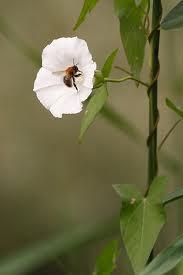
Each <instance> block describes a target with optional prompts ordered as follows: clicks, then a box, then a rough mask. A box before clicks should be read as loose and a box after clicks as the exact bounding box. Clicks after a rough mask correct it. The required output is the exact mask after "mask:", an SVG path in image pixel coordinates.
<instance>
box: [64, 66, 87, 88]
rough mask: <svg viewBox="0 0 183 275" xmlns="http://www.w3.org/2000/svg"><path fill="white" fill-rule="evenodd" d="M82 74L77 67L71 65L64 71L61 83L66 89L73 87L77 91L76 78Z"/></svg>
mask: <svg viewBox="0 0 183 275" xmlns="http://www.w3.org/2000/svg"><path fill="white" fill-rule="evenodd" d="M81 75H82V72H81V71H80V70H79V69H78V67H77V65H73V66H72V67H68V68H67V69H66V70H65V75H64V77H63V81H64V83H65V85H66V86H67V87H72V86H74V87H75V89H76V90H77V91H78V87H77V86H76V80H75V78H76V77H80V76H81Z"/></svg>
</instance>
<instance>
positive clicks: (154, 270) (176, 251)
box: [139, 235, 183, 275]
mask: <svg viewBox="0 0 183 275" xmlns="http://www.w3.org/2000/svg"><path fill="white" fill-rule="evenodd" d="M182 259H183V235H181V236H179V237H178V238H177V239H176V240H175V241H174V242H173V243H172V244H171V245H170V246H169V247H167V248H166V249H165V250H163V251H162V252H161V253H160V254H159V255H158V256H157V257H156V258H155V259H154V260H153V261H152V262H151V263H150V264H149V265H148V266H147V267H146V268H145V269H144V271H143V272H142V273H140V274H139V275H163V274H166V273H167V272H168V271H170V270H171V269H173V268H174V267H175V266H176V265H177V264H178V263H180V262H181V260H182Z"/></svg>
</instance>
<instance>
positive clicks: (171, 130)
mask: <svg viewBox="0 0 183 275" xmlns="http://www.w3.org/2000/svg"><path fill="white" fill-rule="evenodd" d="M180 122H182V119H179V120H177V121H176V122H175V123H174V124H173V126H172V127H171V128H170V130H169V131H168V133H167V134H166V135H165V137H164V138H163V139H162V141H161V142H160V144H159V146H158V153H159V152H160V150H161V148H162V146H163V144H164V143H165V141H166V140H167V138H168V137H169V135H170V134H171V133H172V132H173V130H174V129H175V127H176V126H177V125H178V124H179V123H180Z"/></svg>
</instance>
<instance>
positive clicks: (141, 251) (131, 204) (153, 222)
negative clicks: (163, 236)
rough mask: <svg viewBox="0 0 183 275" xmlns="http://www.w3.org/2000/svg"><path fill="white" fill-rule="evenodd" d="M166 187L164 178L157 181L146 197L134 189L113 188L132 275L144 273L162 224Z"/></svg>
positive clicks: (126, 187)
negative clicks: (120, 199) (117, 198)
mask: <svg viewBox="0 0 183 275" xmlns="http://www.w3.org/2000/svg"><path fill="white" fill-rule="evenodd" d="M165 183H166V178H165V177H158V178H156V179H155V180H154V181H153V183H152V185H151V186H150V189H149V192H148V195H147V196H146V197H142V195H141V194H140V193H139V192H138V191H137V190H136V187H135V186H134V185H121V186H120V187H119V186H115V189H117V191H118V194H120V196H121V198H122V210H121V217H120V226H121V234H122V238H123V241H124V244H125V247H126V250H127V253H128V256H129V258H130V261H131V264H132V267H133V270H134V272H135V273H138V272H140V271H142V270H143V268H144V266H145V264H146V262H147V260H148V258H149V256H150V253H151V251H152V248H153V246H154V244H155V241H156V239H157V237H158V234H159V232H160V230H161V228H162V226H163V225H164V223H165V211H164V208H163V204H162V200H163V193H164V190H165Z"/></svg>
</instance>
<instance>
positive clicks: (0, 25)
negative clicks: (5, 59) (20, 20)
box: [0, 16, 41, 66]
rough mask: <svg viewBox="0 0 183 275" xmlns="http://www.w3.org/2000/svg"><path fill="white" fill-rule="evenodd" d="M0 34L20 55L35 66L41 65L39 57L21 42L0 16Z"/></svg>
mask: <svg viewBox="0 0 183 275" xmlns="http://www.w3.org/2000/svg"><path fill="white" fill-rule="evenodd" d="M0 33H1V34H2V35H3V36H5V37H6V38H7V39H8V40H9V41H10V42H11V43H12V44H13V45H14V46H15V47H16V48H17V49H18V50H19V51H20V52H21V53H23V54H24V55H25V56H27V57H28V58H29V59H30V60H32V62H33V63H34V64H35V65H36V66H40V65H41V55H40V54H39V53H38V52H37V51H36V50H34V49H33V48H31V47H30V46H29V45H28V44H26V43H25V41H24V40H22V39H21V38H20V37H19V36H18V35H17V34H16V32H15V31H14V30H13V29H12V28H11V27H10V26H9V25H8V24H7V22H6V21H5V20H4V18H3V17H1V16H0Z"/></svg>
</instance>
